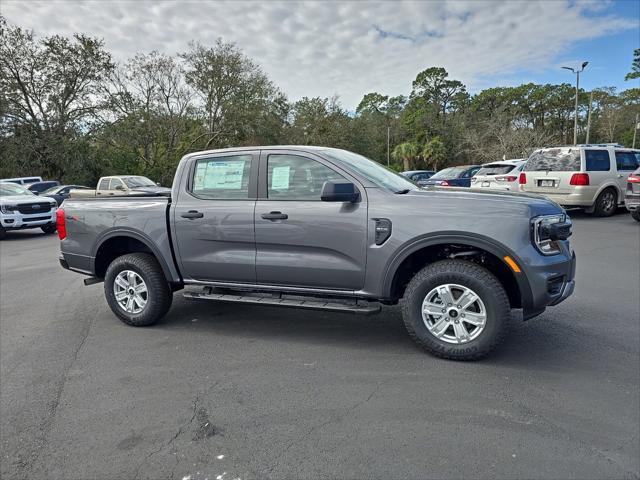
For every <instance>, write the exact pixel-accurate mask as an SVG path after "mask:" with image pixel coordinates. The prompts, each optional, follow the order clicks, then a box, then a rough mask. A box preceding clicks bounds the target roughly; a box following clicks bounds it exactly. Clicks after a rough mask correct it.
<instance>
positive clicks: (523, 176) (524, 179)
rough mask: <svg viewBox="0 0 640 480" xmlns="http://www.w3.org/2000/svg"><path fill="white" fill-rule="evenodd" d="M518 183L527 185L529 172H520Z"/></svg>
mask: <svg viewBox="0 0 640 480" xmlns="http://www.w3.org/2000/svg"><path fill="white" fill-rule="evenodd" d="M518 183H519V184H520V185H525V184H526V183H527V174H526V173H524V172H520V177H519V178H518Z"/></svg>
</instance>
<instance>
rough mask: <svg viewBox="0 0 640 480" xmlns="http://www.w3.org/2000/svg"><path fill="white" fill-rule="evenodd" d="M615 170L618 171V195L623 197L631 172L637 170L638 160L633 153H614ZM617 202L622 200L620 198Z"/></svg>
mask: <svg viewBox="0 0 640 480" xmlns="http://www.w3.org/2000/svg"><path fill="white" fill-rule="evenodd" d="M615 155H616V169H617V171H618V174H617V175H618V176H617V180H618V187H619V188H620V193H621V194H622V195H624V192H625V191H626V189H627V178H628V177H629V175H630V174H631V173H633V171H634V170H635V169H636V168H638V159H637V158H636V155H635V153H634V152H633V151H630V150H628V151H619V150H618V151H616V152H615ZM618 200H622V198H618Z"/></svg>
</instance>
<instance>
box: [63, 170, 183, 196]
mask: <svg viewBox="0 0 640 480" xmlns="http://www.w3.org/2000/svg"><path fill="white" fill-rule="evenodd" d="M149 193H155V194H162V193H166V194H167V195H168V194H169V193H171V189H170V188H167V187H161V186H160V185H158V184H157V183H155V182H154V181H153V180H150V179H148V178H147V177H143V176H140V175H116V176H110V177H102V178H100V180H99V181H98V185H97V187H96V189H95V190H90V189H81V190H80V189H77V190H71V191H70V192H69V196H70V197H71V198H78V197H107V196H122V195H139V194H149Z"/></svg>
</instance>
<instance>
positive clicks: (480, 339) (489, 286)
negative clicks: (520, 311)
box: [402, 260, 511, 360]
mask: <svg viewBox="0 0 640 480" xmlns="http://www.w3.org/2000/svg"><path fill="white" fill-rule="evenodd" d="M402 316H403V319H404V324H405V326H406V328H407V331H408V332H409V335H410V336H411V337H412V338H413V340H414V341H415V342H416V343H417V344H418V345H419V346H420V347H422V348H423V349H425V350H426V351H427V352H429V353H431V354H433V355H435V356H438V357H442V358H448V359H453V360H477V359H479V358H482V357H484V356H485V355H487V354H488V353H489V352H491V351H492V350H493V349H494V348H496V347H497V346H498V345H499V344H500V343H501V342H502V341H503V340H504V338H505V337H506V335H507V333H508V330H509V320H510V316H511V309H510V306H509V299H508V297H507V294H506V292H505V290H504V288H503V287H502V284H501V283H500V282H499V281H498V279H497V278H496V277H495V276H494V275H493V274H492V273H491V272H489V271H488V270H487V269H485V268H483V267H481V266H480V265H477V264H475V263H472V262H468V261H464V260H442V261H439V262H436V263H433V264H431V265H428V266H427V267H425V268H423V269H422V270H420V271H419V272H418V273H417V274H416V275H415V276H414V277H413V278H412V279H411V281H410V282H409V285H408V286H407V289H406V290H405V294H404V298H403V300H402Z"/></svg>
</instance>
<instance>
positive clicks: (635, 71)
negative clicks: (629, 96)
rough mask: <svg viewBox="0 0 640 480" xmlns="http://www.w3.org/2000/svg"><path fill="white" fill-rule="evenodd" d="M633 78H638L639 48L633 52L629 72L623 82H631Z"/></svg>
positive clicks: (639, 65) (639, 71) (639, 66)
mask: <svg viewBox="0 0 640 480" xmlns="http://www.w3.org/2000/svg"><path fill="white" fill-rule="evenodd" d="M634 78H640V48H636V49H635V50H634V51H633V63H632V64H631V71H630V72H629V73H627V75H626V76H625V77H624V79H625V80H633V79H634Z"/></svg>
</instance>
